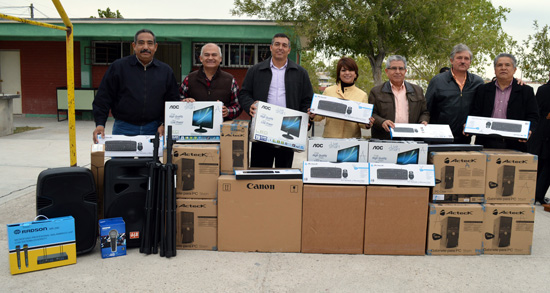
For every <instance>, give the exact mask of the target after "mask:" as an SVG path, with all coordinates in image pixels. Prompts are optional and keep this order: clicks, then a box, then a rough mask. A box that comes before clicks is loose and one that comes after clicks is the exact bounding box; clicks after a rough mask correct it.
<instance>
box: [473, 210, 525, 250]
mask: <svg viewBox="0 0 550 293" xmlns="http://www.w3.org/2000/svg"><path fill="white" fill-rule="evenodd" d="M534 226H535V207H534V206H532V205H528V204H486V205H485V218H484V220H483V253H484V254H531V247H532V245H533V227H534Z"/></svg>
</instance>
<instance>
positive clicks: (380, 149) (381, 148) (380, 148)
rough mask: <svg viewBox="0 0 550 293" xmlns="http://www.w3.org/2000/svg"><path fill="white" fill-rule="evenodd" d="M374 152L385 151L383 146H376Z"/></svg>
mask: <svg viewBox="0 0 550 293" xmlns="http://www.w3.org/2000/svg"><path fill="white" fill-rule="evenodd" d="M372 149H373V150H378V151H383V150H384V147H383V146H381V145H375V146H373V147H372Z"/></svg>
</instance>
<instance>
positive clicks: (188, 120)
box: [164, 102, 223, 143]
mask: <svg viewBox="0 0 550 293" xmlns="http://www.w3.org/2000/svg"><path fill="white" fill-rule="evenodd" d="M222 107H223V103H222V102H192V103H187V102H166V103H165V112H164V113H165V114H164V119H165V121H164V125H165V127H164V132H165V137H167V136H168V125H172V138H173V139H174V141H176V142H187V143H193V142H199V143H204V142H219V141H220V125H221V124H222V122H223V117H222Z"/></svg>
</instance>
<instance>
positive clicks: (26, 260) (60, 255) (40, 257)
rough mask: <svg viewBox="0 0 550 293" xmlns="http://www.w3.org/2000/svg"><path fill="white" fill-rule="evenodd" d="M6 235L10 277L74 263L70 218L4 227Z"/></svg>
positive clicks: (73, 233)
mask: <svg viewBox="0 0 550 293" xmlns="http://www.w3.org/2000/svg"><path fill="white" fill-rule="evenodd" d="M7 234H8V250H9V264H10V271H11V274H12V275H15V274H21V273H27V272H32V271H38V270H43V269H49V268H55V267H60V266H64V265H70V264H74V263H76V240H75V239H76V238H75V225H74V218H73V217H72V216H68V217H60V218H52V219H47V220H41V221H33V222H26V223H19V224H8V225H7ZM21 286H22V288H23V287H24V285H21Z"/></svg>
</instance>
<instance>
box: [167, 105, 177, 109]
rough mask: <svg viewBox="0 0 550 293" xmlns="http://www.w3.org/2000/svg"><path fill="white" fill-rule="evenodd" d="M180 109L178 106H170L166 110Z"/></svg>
mask: <svg viewBox="0 0 550 293" xmlns="http://www.w3.org/2000/svg"><path fill="white" fill-rule="evenodd" d="M179 108H180V105H170V107H168V109H179Z"/></svg>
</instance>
